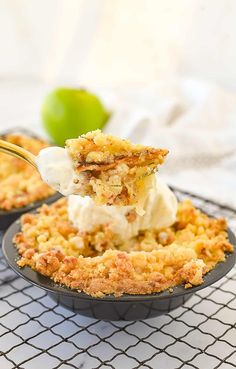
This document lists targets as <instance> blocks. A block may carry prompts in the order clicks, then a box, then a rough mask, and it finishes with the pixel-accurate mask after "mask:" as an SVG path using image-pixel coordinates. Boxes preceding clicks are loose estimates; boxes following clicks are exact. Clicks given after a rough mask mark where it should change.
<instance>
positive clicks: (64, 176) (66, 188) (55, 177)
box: [36, 146, 76, 196]
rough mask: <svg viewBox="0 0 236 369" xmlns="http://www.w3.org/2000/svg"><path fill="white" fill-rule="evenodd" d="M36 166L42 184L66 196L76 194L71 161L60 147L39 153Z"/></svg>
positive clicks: (46, 149)
mask: <svg viewBox="0 0 236 369" xmlns="http://www.w3.org/2000/svg"><path fill="white" fill-rule="evenodd" d="M36 164H37V167H38V170H39V172H40V175H41V177H42V179H43V181H44V182H46V183H47V184H48V185H49V186H51V187H52V188H54V189H55V190H56V191H59V192H60V193H62V194H63V195H65V196H67V195H70V194H72V193H75V192H76V185H75V184H74V182H73V180H74V178H75V173H74V170H73V163H72V160H71V158H70V156H69V154H68V152H67V151H66V149H63V148H62V147H57V146H55V147H46V148H45V149H43V150H41V151H40V152H39V155H38V156H37V158H36Z"/></svg>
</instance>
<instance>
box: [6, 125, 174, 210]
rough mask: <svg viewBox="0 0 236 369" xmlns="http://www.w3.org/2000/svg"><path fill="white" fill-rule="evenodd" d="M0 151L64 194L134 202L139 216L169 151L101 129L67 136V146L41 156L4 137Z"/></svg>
mask: <svg viewBox="0 0 236 369" xmlns="http://www.w3.org/2000/svg"><path fill="white" fill-rule="evenodd" d="M0 150H4V151H5V152H8V153H10V154H12V155H15V156H18V157H21V158H22V159H24V160H26V161H28V162H29V163H30V164H32V165H34V166H35V167H36V168H37V169H38V170H39V172H40V174H41V177H42V179H43V180H44V181H45V182H46V183H47V184H49V185H50V186H51V187H52V188H54V189H55V190H57V191H59V192H61V193H62V194H63V195H65V196H67V195H71V194H77V195H80V196H90V197H91V198H92V199H93V200H94V202H95V203H96V204H97V205H117V206H127V205H136V210H137V212H138V213H139V214H142V212H143V210H142V207H143V202H144V201H145V197H146V194H147V192H148V190H149V189H150V188H152V187H153V181H154V176H153V173H155V172H156V171H157V169H158V166H159V165H160V164H162V163H163V161H164V159H165V156H166V155H167V154H168V150H165V149H156V148H153V147H149V146H143V145H136V144H132V143H131V142H129V141H128V140H123V139H120V138H117V137H114V136H111V135H106V134H104V133H102V132H101V131H100V130H96V131H92V132H88V133H87V134H85V135H82V136H80V137H78V138H76V139H70V140H67V141H66V146H65V148H61V147H48V148H45V149H43V150H41V151H40V152H39V154H38V155H37V156H34V155H33V154H31V153H29V152H27V151H26V150H23V149H22V148H20V149H19V148H18V147H14V145H10V144H5V143H4V142H3V141H0Z"/></svg>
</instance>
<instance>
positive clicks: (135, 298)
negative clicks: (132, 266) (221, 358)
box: [2, 220, 236, 321]
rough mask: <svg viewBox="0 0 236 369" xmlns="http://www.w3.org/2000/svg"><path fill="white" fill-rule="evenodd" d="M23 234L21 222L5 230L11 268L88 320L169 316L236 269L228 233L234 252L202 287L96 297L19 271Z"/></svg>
mask: <svg viewBox="0 0 236 369" xmlns="http://www.w3.org/2000/svg"><path fill="white" fill-rule="evenodd" d="M19 231H20V224H19V220H18V221H15V222H14V223H13V224H12V225H11V226H10V227H9V228H8V230H7V231H6V233H5V235H4V238H3V245H2V249H3V254H4V256H5V258H6V260H7V262H8V264H9V266H10V267H11V268H12V269H13V270H14V271H15V272H16V273H18V274H19V275H20V276H21V277H23V278H24V279H25V280H27V281H28V282H30V283H32V284H33V285H35V286H37V287H39V288H42V289H44V290H46V291H47V293H48V295H49V296H50V297H51V298H52V299H53V300H54V301H57V302H58V303H59V304H61V305H63V306H64V307H66V308H68V309H70V310H72V311H74V312H76V313H78V314H81V315H85V316H88V317H92V318H96V319H101V320H107V321H109V320H129V321H132V320H142V319H148V318H153V317H156V316H159V315H162V314H166V313H168V312H170V311H171V310H173V309H175V308H177V307H179V306H181V305H183V304H184V303H185V301H187V300H188V299H189V298H190V297H191V296H192V295H193V294H194V293H195V292H196V291H199V290H201V289H203V288H205V287H207V286H210V285H211V284H213V283H215V282H216V281H218V280H219V279H221V278H222V277H224V276H225V275H226V274H227V273H228V272H229V271H230V270H231V269H232V268H233V266H234V264H235V261H236V252H235V248H236V238H235V236H234V234H233V232H232V231H231V230H228V236H229V240H230V242H231V243H232V244H233V245H234V252H233V253H231V254H227V255H226V261H225V262H222V263H218V264H217V265H216V267H215V269H213V270H212V271H210V272H209V273H208V274H206V275H205V277H204V282H203V284H201V285H199V286H195V287H192V288H188V289H185V288H184V287H183V286H177V287H174V289H173V292H172V293H170V292H169V291H163V292H161V293H157V294H151V295H123V296H121V297H114V296H112V295H109V296H106V297H103V298H95V297H92V296H89V295H87V294H85V293H83V292H77V291H75V290H71V289H69V288H67V287H65V286H61V285H59V284H56V283H54V282H53V281H52V280H51V279H50V278H48V277H45V276H43V275H41V274H39V273H38V272H36V271H34V270H33V269H31V268H30V267H24V268H19V267H18V265H17V263H16V262H17V260H18V259H19V255H18V252H17V249H16V247H15V246H14V244H13V242H12V238H13V236H14V235H15V234H16V233H17V232H19Z"/></svg>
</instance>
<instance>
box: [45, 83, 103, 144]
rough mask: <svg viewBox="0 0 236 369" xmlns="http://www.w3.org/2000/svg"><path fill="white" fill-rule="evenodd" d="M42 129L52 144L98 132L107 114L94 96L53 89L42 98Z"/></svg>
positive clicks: (71, 90) (72, 90) (67, 89)
mask: <svg viewBox="0 0 236 369" xmlns="http://www.w3.org/2000/svg"><path fill="white" fill-rule="evenodd" d="M41 115H42V120H43V125H44V127H45V129H46V131H47V133H48V134H49V136H50V137H51V138H52V140H53V141H54V143H55V144H57V145H59V146H64V143H65V140H66V139H68V138H75V137H78V136H79V135H81V134H83V133H87V132H89V131H93V130H95V129H98V128H100V129H101V128H102V127H103V126H104V124H105V123H106V121H107V119H108V117H109V113H108V112H107V111H106V110H105V108H104V106H103V105H102V103H101V101H100V100H99V98H98V97H97V96H95V95H94V94H92V93H90V92H88V91H86V90H82V89H73V88H57V89H55V90H53V91H52V92H51V93H49V95H47V96H46V98H45V100H44V102H43V105H42V111H41Z"/></svg>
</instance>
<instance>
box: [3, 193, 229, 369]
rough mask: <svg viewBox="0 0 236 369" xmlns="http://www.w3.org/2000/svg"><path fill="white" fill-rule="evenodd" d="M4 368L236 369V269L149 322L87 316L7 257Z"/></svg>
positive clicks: (211, 207)
mask: <svg viewBox="0 0 236 369" xmlns="http://www.w3.org/2000/svg"><path fill="white" fill-rule="evenodd" d="M177 195H178V197H179V198H183V197H186V195H187V197H190V198H191V199H192V200H193V202H194V203H195V205H196V206H198V207H200V208H201V209H202V210H204V211H206V212H207V213H209V214H211V215H214V216H224V217H226V218H227V219H228V221H229V226H230V227H231V228H232V229H233V230H234V231H236V212H235V211H234V210H233V209H230V208H227V207H222V206H219V205H217V204H216V203H213V202H211V201H206V200H204V199H202V198H199V197H197V196H193V195H190V194H186V193H184V192H180V191H177ZM0 283H1V288H0V299H1V300H0V368H1V369H13V368H17V369H23V368H24V369H42V368H43V369H56V368H61V369H68V368H76V369H78V368H81V369H82V368H83V369H92V368H93V369H96V368H113V369H121V368H124V369H131V368H132V369H134V368H150V369H156V368H160V369H180V368H184V369H190V368H196V369H202V368H203V369H213V368H215V369H216V368H224V369H230V368H236V347H235V345H236V268H234V269H233V270H232V271H231V272H230V273H229V274H228V275H227V276H226V277H225V278H223V279H221V280H220V281H218V282H217V283H216V284H214V285H212V286H210V287H207V288H205V289H204V290H201V291H199V292H197V293H195V295H194V296H193V297H192V298H190V300H188V301H187V302H186V303H185V304H184V305H183V306H182V307H179V308H178V309H176V310H174V311H173V312H171V313H169V314H166V315H163V316H160V317H157V318H153V319H148V320H145V321H136V322H125V321H122V322H103V321H100V320H95V319H91V318H86V317H82V316H80V315H78V314H74V313H73V312H71V311H69V310H66V309H65V308H63V307H61V306H59V305H58V304H57V303H55V302H54V301H52V300H51V299H50V298H49V297H48V296H47V294H46V292H45V291H43V290H42V289H40V288H37V287H34V286H32V285H31V284H29V283H27V282H26V281H25V280H23V279H22V278H20V277H18V276H17V275H16V274H15V273H14V272H13V271H12V270H11V269H10V268H9V267H8V266H7V264H6V262H5V260H4V258H3V256H2V254H1V255H0Z"/></svg>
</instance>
